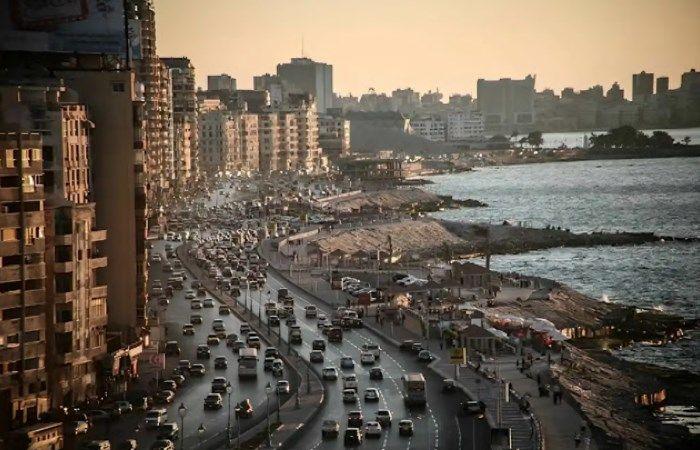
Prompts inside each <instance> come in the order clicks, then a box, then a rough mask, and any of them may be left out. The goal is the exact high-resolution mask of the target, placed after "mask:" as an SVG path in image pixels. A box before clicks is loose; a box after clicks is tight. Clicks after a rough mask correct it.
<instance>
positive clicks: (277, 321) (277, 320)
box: [267, 316, 280, 327]
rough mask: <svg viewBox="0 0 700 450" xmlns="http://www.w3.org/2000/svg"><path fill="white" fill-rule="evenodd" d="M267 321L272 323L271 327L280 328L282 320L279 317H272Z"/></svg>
mask: <svg viewBox="0 0 700 450" xmlns="http://www.w3.org/2000/svg"><path fill="white" fill-rule="evenodd" d="M267 321H268V322H269V323H270V326H271V327H278V326H280V318H279V317H277V316H270V317H268V319H267Z"/></svg>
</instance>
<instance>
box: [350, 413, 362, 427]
mask: <svg viewBox="0 0 700 450" xmlns="http://www.w3.org/2000/svg"><path fill="white" fill-rule="evenodd" d="M362 423H363V417H362V411H350V412H349V413H348V427H361V426H362Z"/></svg>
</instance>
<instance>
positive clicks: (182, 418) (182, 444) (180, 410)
mask: <svg viewBox="0 0 700 450" xmlns="http://www.w3.org/2000/svg"><path fill="white" fill-rule="evenodd" d="M177 413H178V415H179V416H180V450H185V416H186V415H187V407H186V406H185V404H184V403H180V406H179V407H178V408H177Z"/></svg>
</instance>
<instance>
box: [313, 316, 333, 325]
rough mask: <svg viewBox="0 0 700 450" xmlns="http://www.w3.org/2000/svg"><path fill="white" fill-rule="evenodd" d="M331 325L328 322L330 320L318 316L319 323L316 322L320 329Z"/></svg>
mask: <svg viewBox="0 0 700 450" xmlns="http://www.w3.org/2000/svg"><path fill="white" fill-rule="evenodd" d="M329 323H330V322H328V318H327V317H326V316H318V322H316V326H317V327H318V328H323V327H325V326H326V325H328V324H329Z"/></svg>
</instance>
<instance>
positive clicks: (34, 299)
mask: <svg viewBox="0 0 700 450" xmlns="http://www.w3.org/2000/svg"><path fill="white" fill-rule="evenodd" d="M44 298H45V295H44V289H43V288H42V289H31V290H26V291H24V304H25V306H34V305H41V304H43V303H44ZM21 304H22V301H21V293H20V291H19V290H17V291H12V292H6V293H4V294H0V305H2V306H3V308H15V307H18V306H20V305H21Z"/></svg>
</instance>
